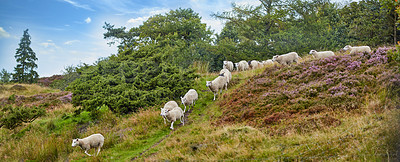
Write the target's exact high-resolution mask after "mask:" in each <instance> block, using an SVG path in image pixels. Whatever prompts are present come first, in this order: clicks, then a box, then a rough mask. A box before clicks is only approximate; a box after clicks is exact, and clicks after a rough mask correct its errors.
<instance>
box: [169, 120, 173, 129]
mask: <svg viewBox="0 0 400 162" xmlns="http://www.w3.org/2000/svg"><path fill="white" fill-rule="evenodd" d="M169 128H171V129H172V130H174V122H171V127H169Z"/></svg>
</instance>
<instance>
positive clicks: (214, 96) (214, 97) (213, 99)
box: [213, 92, 218, 101]
mask: <svg viewBox="0 0 400 162" xmlns="http://www.w3.org/2000/svg"><path fill="white" fill-rule="evenodd" d="M217 93H218V92H217ZM213 101H215V93H214V99H213Z"/></svg>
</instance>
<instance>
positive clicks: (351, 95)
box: [218, 47, 400, 127]
mask: <svg viewBox="0 0 400 162" xmlns="http://www.w3.org/2000/svg"><path fill="white" fill-rule="evenodd" d="M390 50H391V48H387V47H382V48H378V49H377V50H376V51H375V52H372V53H371V54H368V53H357V54H351V55H337V56H332V57H329V58H324V59H315V60H310V61H305V62H302V63H298V64H294V65H292V66H291V67H288V66H272V67H267V68H266V69H265V71H264V72H263V73H262V74H260V75H257V76H254V77H253V78H251V79H249V82H248V84H245V85H242V87H241V88H239V89H240V91H239V90H236V91H233V92H232V94H230V96H231V97H230V98H229V99H228V100H224V101H221V102H219V103H218V104H219V106H221V107H222V111H223V113H224V115H225V117H224V118H222V119H220V120H221V123H224V122H245V123H247V124H250V125H255V126H261V127H262V126H265V125H264V124H265V123H267V125H268V124H275V123H277V122H279V121H281V120H284V119H290V118H293V116H294V114H298V115H300V114H303V113H309V112H310V111H309V110H310V109H314V108H323V109H321V110H319V112H324V111H328V110H337V111H338V112H341V111H352V110H356V109H359V108H361V107H362V106H363V103H365V102H366V101H365V100H366V98H365V96H366V95H368V94H370V93H378V92H380V91H381V90H382V89H388V93H389V95H391V96H394V95H399V94H400V93H399V92H400V91H399V89H400V88H397V87H398V86H399V84H400V82H399V74H398V73H399V72H398V70H392V69H393V68H388V66H393V64H389V62H388V61H389V60H388V55H387V53H390V52H389V51H390ZM395 66H397V65H395ZM246 109H255V110H257V111H256V112H253V113H252V117H253V118H251V119H250V118H247V117H244V116H243V115H240V114H243V113H244V112H245V111H247V110H246ZM250 120H252V121H250ZM262 123H264V124H262Z"/></svg>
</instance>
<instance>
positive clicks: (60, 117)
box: [0, 49, 400, 161]
mask: <svg viewBox="0 0 400 162" xmlns="http://www.w3.org/2000/svg"><path fill="white" fill-rule="evenodd" d="M379 51H382V49H380V50H377V52H374V53H373V54H372V55H370V57H369V56H368V57H367V58H364V59H363V57H365V56H366V55H365V54H356V55H352V56H349V55H339V56H336V57H334V58H331V59H323V60H309V59H308V58H305V59H304V60H305V61H304V62H301V63H299V64H294V65H292V66H290V67H282V66H277V65H274V66H269V67H266V68H263V69H257V70H252V71H246V72H234V73H233V81H232V84H231V85H230V86H229V90H228V91H227V92H224V93H223V95H221V96H218V98H217V101H215V102H213V101H212V98H213V95H212V93H211V92H209V91H208V89H207V87H205V81H206V80H212V79H214V78H215V77H216V74H212V73H211V74H202V75H201V77H199V78H197V79H195V82H194V87H193V88H195V89H197V90H198V92H199V97H200V99H199V100H198V101H197V102H196V106H195V107H194V109H192V111H191V112H190V113H188V114H187V120H186V121H187V122H186V124H185V126H181V125H180V124H179V122H177V123H176V124H177V125H178V126H176V130H175V131H171V130H170V129H169V125H168V124H167V125H164V124H163V120H162V118H161V117H160V116H159V111H160V110H159V108H160V107H162V104H161V105H157V106H155V107H147V108H145V109H140V110H139V111H138V112H137V113H134V114H129V115H124V116H117V115H115V114H113V113H110V110H109V108H108V107H107V106H105V105H104V106H101V107H99V109H98V110H99V112H100V113H99V118H98V119H96V120H93V119H92V118H91V117H90V113H89V112H87V111H83V112H81V113H80V114H78V115H74V111H75V110H76V108H74V107H72V105H71V104H68V103H66V104H63V105H59V106H58V107H56V108H54V109H52V110H51V111H47V113H46V115H45V116H43V117H40V118H38V119H37V120H36V121H34V122H33V123H31V124H26V125H23V126H20V127H17V128H16V129H15V130H8V129H4V128H2V129H1V133H0V135H1V137H2V138H1V139H2V141H1V147H0V156H1V157H2V158H3V159H6V160H8V161H14V160H21V159H24V160H42V161H45V160H52V161H54V160H67V159H68V160H85V161H88V160H89V161H97V160H123V161H129V160H132V159H135V160H223V159H227V160H234V159H236V160H238V159H241V160H249V159H258V160H283V159H286V160H294V159H300V160H361V159H364V160H382V159H392V158H394V155H395V154H394V153H396V152H395V151H396V149H397V148H396V146H397V145H398V140H397V139H398V137H399V136H398V134H397V133H392V132H396V131H395V130H397V129H398V128H399V125H398V123H399V119H400V118H399V117H400V112H399V111H398V110H397V109H395V108H394V107H395V106H396V105H397V103H396V102H395V101H398V96H396V95H394V94H395V93H393V92H397V91H393V90H396V89H395V88H393V87H391V86H392V85H393V84H389V83H396V84H397V82H396V81H397V80H398V78H397V77H398V72H397V70H398V66H397V64H396V63H395V62H393V61H387V60H386V56H387V55H386V54H385V53H386V50H383V51H382V52H383V53H381V54H379V55H377V53H379ZM375 56H377V57H376V58H378V56H379V57H380V59H373V58H374V57H375ZM334 59H336V60H339V59H340V60H341V62H336V63H338V66H337V69H336V68H334V69H333V70H332V71H330V72H329V73H328V72H326V73H324V74H320V76H319V77H318V78H315V77H313V75H308V74H313V73H308V72H309V71H308V70H310V67H313V66H318V67H320V68H328V67H327V66H326V64H329V63H332V62H328V61H329V60H331V61H332V60H334ZM346 59H348V61H347V62H345V61H344V60H346ZM356 60H360V61H361V64H360V65H359V66H357V68H352V67H348V66H347V63H350V64H351V63H352V62H354V61H356ZM368 60H376V62H371V61H368ZM350 64H349V65H350ZM301 65H303V68H299V66H301ZM345 65H346V66H345ZM346 68H350V69H347V70H346ZM336 71H337V72H339V71H340V72H342V73H343V75H345V73H348V74H354V73H360V74H362V75H376V78H377V79H371V80H367V79H365V80H361V79H359V78H356V79H359V80H358V82H360V83H358V82H357V84H356V85H353V86H352V88H355V89H358V88H360V87H363V89H362V90H360V91H361V92H358V91H357V92H358V93H356V94H355V91H350V90H347V89H346V88H344V89H342V90H343V91H344V93H345V94H342V95H348V96H350V95H354V96H356V97H355V98H359V99H358V100H357V99H354V98H350V99H348V100H347V99H346V100H340V101H337V103H335V104H338V103H340V102H343V105H352V104H354V106H352V107H350V108H348V107H346V106H343V107H342V106H337V107H333V106H332V105H334V104H332V105H329V104H326V105H325V106H322V105H324V104H325V103H326V102H328V101H327V100H324V99H325V98H319V97H318V95H313V96H310V97H305V96H302V98H304V100H306V99H308V100H310V101H314V102H313V103H315V104H314V105H310V106H308V107H307V106H301V108H302V109H298V112H294V113H293V114H292V115H291V116H284V117H281V118H279V120H275V121H274V122H270V123H263V124H260V125H259V124H257V123H258V122H257V121H261V122H263V121H264V118H265V117H268V115H269V114H268V112H266V108H265V107H260V108H259V109H257V108H256V107H257V105H258V104H259V103H260V102H259V101H263V100H264V99H263V100H261V99H258V100H256V99H254V100H253V99H252V97H255V96H261V97H265V96H262V94H265V93H270V92H271V91H273V90H278V89H279V88H276V89H274V87H275V86H273V85H268V87H269V88H266V86H267V85H265V84H258V83H259V81H260V78H266V79H269V80H271V81H273V80H276V81H278V80H281V79H282V78H281V77H285V78H283V79H285V80H286V83H292V82H296V83H297V82H304V83H305V84H307V83H312V82H314V83H316V82H318V81H321V82H322V81H323V80H322V79H323V78H324V77H328V76H331V75H332V74H336V73H335V72H336ZM288 72H290V73H293V74H298V76H301V75H300V74H304V75H305V76H303V77H302V78H296V80H295V79H291V78H294V77H295V76H296V75H292V76H291V77H289V76H288ZM300 72H301V73H300ZM316 72H318V73H323V71H316ZM314 74H317V73H314ZM382 74H384V75H382ZM337 75H338V76H341V74H340V73H337ZM354 76H356V75H354ZM381 76H382V78H380V77H381ZM312 78H314V80H313V79H312ZM319 78H320V79H319ZM395 78H397V80H396V79H395ZM283 79H282V80H283ZM325 79H327V78H325ZM382 79H383V80H382ZM346 80H348V79H346V78H342V79H338V80H336V81H334V83H335V84H333V85H331V86H332V87H337V86H338V85H340V84H342V85H343V84H344V83H347V82H345V81H346ZM353 80H355V79H353ZM381 80H382V82H381ZM362 84H364V85H362ZM277 85H279V84H277ZM310 85H318V84H310ZM323 85H326V84H323ZM287 86H288V87H289V88H297V87H295V86H296V85H295V84H294V83H293V84H287ZM297 86H299V87H302V86H304V85H301V84H298V85H297ZM345 86H349V85H347V84H345ZM365 86H366V87H367V88H365V90H364V87H365ZM349 87H350V86H349ZM311 88H315V90H316V91H317V92H315V93H317V94H323V95H332V96H333V95H334V94H335V93H340V91H332V92H331V91H330V90H329V89H331V87H324V88H317V87H313V86H311ZM311 88H310V89H311ZM260 89H261V90H260ZM389 89H391V90H389ZM285 91H287V90H284V89H282V91H278V92H281V93H284V92H285ZM250 92H251V94H252V95H249V94H250ZM256 94H261V95H256ZM306 94H308V93H306ZM306 94H304V95H306ZM240 95H244V96H246V97H244V98H243V100H245V101H247V107H242V108H241V109H239V108H237V107H234V106H235V104H233V102H234V99H235V98H236V96H240ZM299 96H301V95H299ZM236 99H237V98H236ZM290 100H291V99H286V100H284V99H282V100H281V102H283V101H286V102H283V103H280V102H277V103H275V105H278V104H281V107H282V108H279V109H278V108H277V109H274V111H277V110H280V111H282V112H284V113H286V112H291V111H293V107H292V106H293V105H296V104H302V103H290ZM304 103H306V102H304ZM350 103H351V104H350ZM224 104H226V106H225V105H224ZM242 106H244V105H242ZM315 107H320V108H319V109H315ZM229 109H232V111H230V110H229ZM247 110H251V111H254V114H262V113H265V116H262V115H259V116H257V115H254V116H253V118H252V119H251V118H247V117H246V116H243V115H242V114H243V112H246V111H247ZM316 110H318V111H316ZM270 114H273V113H270ZM231 115H237V116H238V117H237V118H235V120H226V119H227V118H226V117H230V116H231ZM331 121H333V122H331ZM93 133H102V134H103V135H104V136H105V139H106V141H105V144H104V146H103V149H102V151H101V152H100V155H99V156H97V157H88V156H86V155H85V154H84V153H83V152H82V150H81V149H80V148H72V147H71V146H70V144H71V139H72V138H77V137H79V138H83V137H86V136H88V135H90V134H93ZM6 141H7V142H6ZM93 152H94V151H93V150H91V151H90V153H93Z"/></svg>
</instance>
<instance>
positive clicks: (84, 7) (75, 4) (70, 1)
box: [64, 0, 94, 11]
mask: <svg viewBox="0 0 400 162" xmlns="http://www.w3.org/2000/svg"><path fill="white" fill-rule="evenodd" d="M64 2H67V3H69V4H71V5H73V6H75V7H78V8H83V9H85V10H89V11H94V10H93V9H92V8H91V7H90V6H88V5H82V4H79V3H78V2H75V1H72V0H64Z"/></svg>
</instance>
